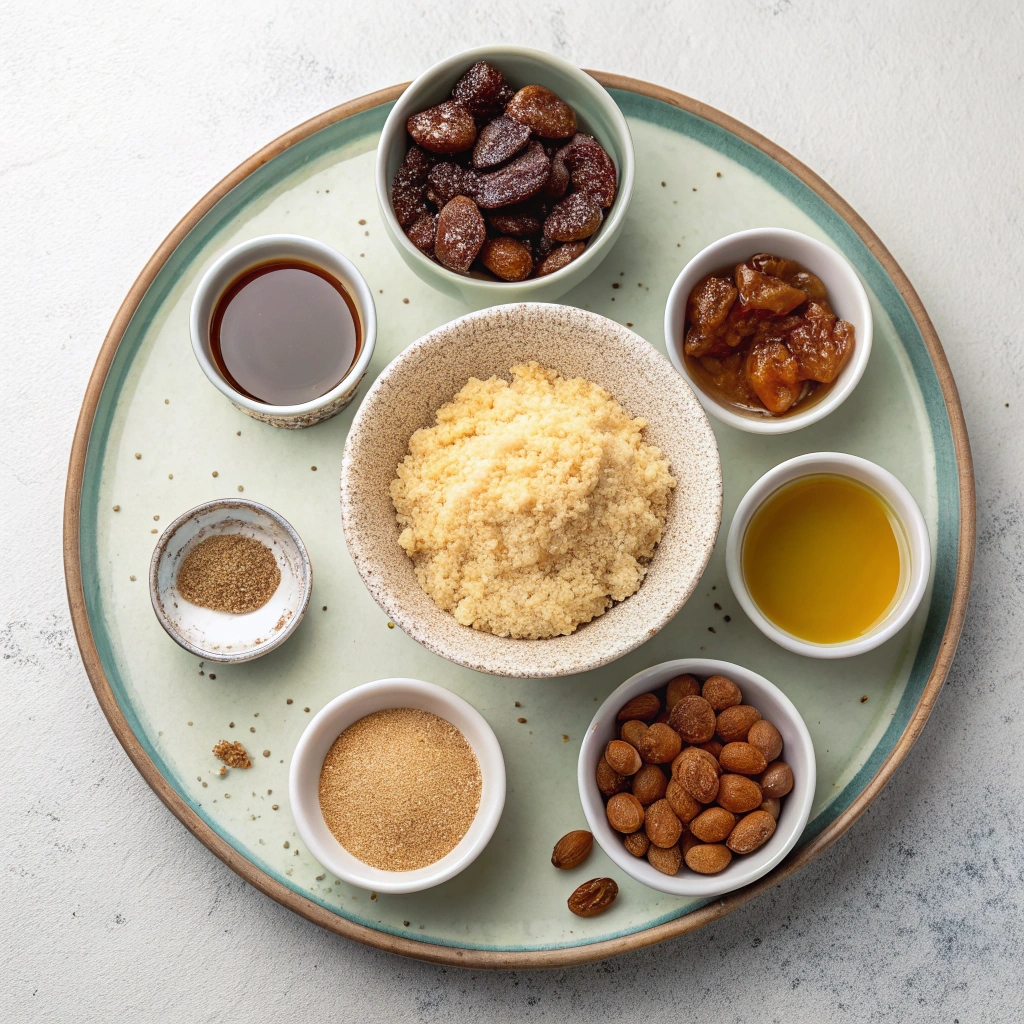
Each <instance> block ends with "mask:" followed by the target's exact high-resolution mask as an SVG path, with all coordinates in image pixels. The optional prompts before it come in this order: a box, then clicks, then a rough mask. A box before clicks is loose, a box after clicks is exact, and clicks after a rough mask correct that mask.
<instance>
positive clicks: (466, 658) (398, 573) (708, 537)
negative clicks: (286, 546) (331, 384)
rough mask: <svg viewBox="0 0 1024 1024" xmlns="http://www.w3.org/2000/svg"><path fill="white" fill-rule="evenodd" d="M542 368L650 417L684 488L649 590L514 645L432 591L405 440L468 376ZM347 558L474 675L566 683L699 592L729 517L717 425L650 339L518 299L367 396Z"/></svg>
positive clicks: (351, 469) (415, 356) (432, 645)
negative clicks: (397, 485)
mask: <svg viewBox="0 0 1024 1024" xmlns="http://www.w3.org/2000/svg"><path fill="white" fill-rule="evenodd" d="M530 360H535V361H536V362H538V363H540V364H541V365H542V366H549V367H552V368H554V369H556V370H558V372H559V373H561V374H562V376H564V377H585V378H586V379H587V380H590V381H593V382H594V383H595V384H599V385H600V386H601V387H603V388H605V389H606V390H607V391H608V392H609V393H610V394H611V395H612V397H613V398H615V400H616V401H618V402H619V403H620V404H621V405H622V406H623V408H624V409H626V410H627V412H629V413H630V414H631V415H634V416H637V415H640V416H643V417H644V418H645V419H646V420H647V426H646V427H645V429H644V441H645V442H647V443H648V444H653V445H656V446H657V447H658V448H660V449H661V451H662V453H663V454H664V456H665V458H666V459H667V460H668V463H669V466H670V467H671V471H672V476H673V478H674V479H675V481H676V486H675V488H674V490H673V491H672V494H671V497H670V499H669V506H668V517H667V519H666V521H665V529H664V532H663V534H662V537H661V542H660V543H659V544H658V547H657V549H656V550H655V552H654V557H653V558H652V559H651V561H650V564H649V565H648V566H647V575H646V576H645V577H644V580H643V582H642V583H641V585H640V589H639V590H638V591H637V592H636V593H635V594H633V595H632V596H631V597H628V598H626V600H624V601H620V602H619V603H618V604H616V605H615V606H614V607H613V608H609V609H608V611H606V612H605V613H604V614H603V615H600V616H598V617H597V618H596V619H594V620H592V621H591V622H587V623H584V624H583V625H581V626H580V627H579V628H578V629H577V630H576V631H575V632H574V633H571V634H569V635H568V636H555V637H549V638H547V639H544V640H516V639H513V638H512V637H499V636H493V635H491V634H490V633H485V632H482V631H480V630H476V629H471V628H470V627H468V626H463V625H461V624H460V623H459V622H458V621H457V620H456V619H455V617H454V616H453V615H452V614H450V613H449V612H447V611H444V610H442V609H441V608H438V606H437V605H436V604H434V602H433V600H432V599H431V598H430V597H428V596H427V594H426V593H425V592H424V590H423V587H422V586H421V585H420V582H419V580H418V579H417V578H416V573H415V571H414V569H413V563H412V560H411V559H410V558H409V557H408V555H406V553H405V551H404V550H403V549H402V548H401V547H400V546H399V543H398V534H399V530H398V523H397V521H396V518H395V506H394V503H393V502H392V500H391V481H392V480H393V479H394V477H395V469H396V467H397V466H398V464H399V463H400V462H401V461H402V459H404V458H405V456H406V455H407V454H408V451H409V438H410V437H411V436H412V434H413V433H414V432H415V431H416V430H418V429H419V428H420V427H427V426H430V425H432V424H433V423H434V420H435V414H436V412H437V410H438V409H439V408H440V407H441V406H442V405H444V403H445V402H447V401H449V400H450V399H451V398H452V396H453V395H454V394H455V393H456V392H457V391H460V390H461V389H462V387H463V386H464V385H465V383H466V381H468V380H469V378H470V377H475V378H477V379H478V380H487V379H488V378H490V377H493V376H498V377H503V378H505V379H506V380H507V379H508V377H509V368H510V367H512V366H516V365H517V364H519V363H525V362H529V361H530ZM341 482H342V492H341V493H342V520H343V523H344V527H345V539H346V541H347V542H348V550H349V553H350V554H351V555H352V557H353V559H354V560H355V564H356V568H357V569H358V570H359V574H360V575H361V576H362V578H363V582H364V583H365V584H366V586H367V588H368V589H369V591H370V593H371V594H372V595H373V596H374V598H375V599H376V600H377V602H378V603H379V604H380V605H381V607H382V608H384V610H385V611H387V612H388V613H389V614H390V615H391V616H392V618H394V620H395V622H396V623H397V624H398V625H399V626H401V627H402V628H403V629H404V630H405V631H406V632H407V633H408V634H409V635H410V636H412V637H414V638H415V639H416V640H418V641H419V642H420V643H421V644H423V645H424V646H425V647H426V648H428V649H429V650H431V651H434V652H435V653H436V654H440V655H441V656H442V657H444V658H447V659H449V660H450V661H454V662H456V663H458V664H459V665H464V666H466V667H467V668H474V669H478V670H480V671H482V672H490V673H493V674H495V675H500V676H516V677H527V678H540V677H546V676H565V675H570V674H572V673H574V672H582V671H586V670H588V669H592V668H597V667H599V666H601V665H606V664H608V662H610V661H613V660H614V659H616V658H619V657H621V656H622V655H623V654H626V653H628V652H629V651H631V650H633V649H634V648H636V647H639V646H640V644H642V643H643V642H644V641H645V640H647V639H649V638H650V637H652V636H654V634H655V633H657V631H658V630H659V629H661V627H662V626H664V625H665V623H667V622H668V621H669V620H670V619H671V618H672V617H673V616H674V615H675V613H676V612H678V611H679V609H680V608H681V607H682V606H683V603H684V602H685V601H686V599H687V598H688V597H689V596H690V594H691V593H693V589H694V587H695V586H696V585H697V582H698V580H699V579H700V576H701V573H702V572H703V571H704V566H705V565H707V561H708V558H710V556H711V551H712V549H713V547H714V545H715V538H716V537H717V535H718V526H719V522H720V521H721V516H722V471H721V466H720V463H719V459H718V448H717V446H716V444H715V435H714V434H713V433H712V431H711V424H710V423H709V422H708V419H707V417H706V416H705V415H704V412H703V410H702V409H701V406H700V403H699V402H698V401H697V398H696V396H695V395H694V393H693V391H692V390H691V389H690V388H689V387H688V386H687V385H686V383H685V382H684V381H683V380H682V379H681V378H680V377H679V376H678V374H676V372H675V371H674V370H673V369H672V367H671V366H670V365H669V363H668V361H667V360H666V359H664V358H663V357H662V356H661V355H660V354H659V353H658V352H656V351H655V350H654V349H653V348H652V347H651V346H650V345H649V344H647V342H646V341H644V340H643V338H640V337H639V336H637V335H636V334H634V333H633V332H632V331H630V330H628V329H627V328H625V327H622V326H621V325H620V324H617V323H616V322H615V321H613V320H609V319H608V318H607V317H603V316H598V315H597V314H595V313H590V312H587V311H586V310H582V309H575V308H573V307H571V306H562V305H554V304H548V303H536V302H533V303H516V304H514V305H508V306H496V307H494V308H492V309H488V310H483V311H481V312H479V313H471V314H470V315H468V316H465V317H460V318H459V319H458V320H456V321H454V322H453V323H450V324H446V325H445V326H444V327H440V328H438V330H436V331H431V332H430V334H428V335H426V336H425V337H423V338H421V339H420V340H419V341H417V342H416V343H415V344H413V345H411V346H410V347H409V348H408V349H406V351H405V352H403V353H402V355H401V356H399V357H398V358H397V359H396V360H394V362H392V363H391V364H390V365H389V366H388V367H387V369H386V370H385V371H384V372H383V373H382V374H381V375H380V377H378V378H377V381H376V383H375V384H374V385H373V388H372V389H371V390H370V392H369V394H368V395H367V396H366V398H365V399H364V401H363V404H362V408H361V409H360V410H359V413H358V414H357V416H356V418H355V421H354V422H353V424H352V431H351V433H350V435H349V439H348V443H347V444H346V446H345V458H344V461H343V464H342V473H341Z"/></svg>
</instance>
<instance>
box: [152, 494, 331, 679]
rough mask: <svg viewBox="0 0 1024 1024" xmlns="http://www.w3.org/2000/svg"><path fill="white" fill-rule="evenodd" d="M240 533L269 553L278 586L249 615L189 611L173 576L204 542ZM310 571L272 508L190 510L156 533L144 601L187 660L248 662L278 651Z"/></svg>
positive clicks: (295, 619)
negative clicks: (278, 576) (149, 602)
mask: <svg viewBox="0 0 1024 1024" xmlns="http://www.w3.org/2000/svg"><path fill="white" fill-rule="evenodd" d="M231 533H240V534H242V535H244V536H246V537H253V538H255V539H256V540H258V541H261V542H262V543H263V544H266V546H267V547H268V548H270V550H271V551H272V552H273V553H274V557H275V559H276V560H277V567H278V569H280V571H281V582H280V584H279V585H278V588H277V590H276V591H275V592H274V595H273V597H271V598H270V600H269V601H268V602H267V603H266V604H265V605H264V606H263V607H262V608H257V609H256V611H254V612H245V613H244V614H241V615H235V614H232V613H231V612H218V611H214V610H213V609H211V608H200V607H199V606H198V605H194V604H189V602H188V601H186V600H185V599H184V598H183V597H182V596H181V594H180V593H179V592H178V586H177V579H178V569H179V568H180V566H181V564H182V562H183V561H184V560H185V559H186V558H187V557H188V556H189V554H190V553H191V552H192V549H193V548H194V547H195V546H196V545H197V544H199V543H201V542H202V541H204V540H206V538H207V537H213V536H216V535H218V534H231ZM312 589H313V568H312V566H311V565H310V562H309V555H308V554H306V546H305V545H304V544H303V543H302V540H301V538H300V537H299V535H298V534H297V533H296V532H295V530H294V529H293V527H292V525H291V524H290V523H289V522H288V521H287V520H286V519H285V518H284V517H283V516H281V515H278V513H277V512H275V511H274V510H273V509H272V508H267V506H266V505H261V504H260V503H259V502H257V501H245V500H244V499H242V498H222V499H220V500H217V501H208V502H206V503H205V504H202V505H197V506H196V507H195V508H193V509H189V511H188V512H185V513H183V514H182V515H180V516H178V518H177V519H175V520H174V522H173V523H171V524H170V526H168V527H167V529H166V530H164V532H163V534H162V535H161V537H160V540H158V541H157V545H156V548H155V549H154V551H153V557H152V559H151V560H150V563H149V596H150V598H151V599H152V601H153V611H154V612H156V617H157V619H159V620H160V625H161V626H163V627H164V629H166V630H167V633H168V635H169V636H170V637H171V638H172V639H173V640H175V641H176V642H177V643H178V644H180V645H181V646H182V647H184V648H185V650H186V651H190V652H191V653H192V654H195V655H198V656H199V657H200V658H205V659H206V660H207V661H219V662H223V663H226V664H230V663H232V662H240V661H252V660H253V659H254V658H259V657H262V656H263V655H264V654H268V653H269V652H270V651H272V650H274V648H275V647H280V646H281V644H283V643H284V642H285V640H287V639H288V637H290V636H291V635H292V633H293V632H294V631H295V627H296V626H298V624H299V622H300V621H301V620H302V616H303V615H304V614H305V612H306V606H307V605H308V604H309V595H310V592H311V591H312Z"/></svg>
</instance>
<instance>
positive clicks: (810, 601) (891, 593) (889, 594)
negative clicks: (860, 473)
mask: <svg viewBox="0 0 1024 1024" xmlns="http://www.w3.org/2000/svg"><path fill="white" fill-rule="evenodd" d="M742 557H743V576H744V580H745V582H746V584H747V589H748V590H749V591H750V596H751V597H752V598H753V600H754V603H755V604H756V605H757V606H758V608H759V609H760V610H761V613H762V614H763V615H764V616H765V618H767V619H769V620H770V621H771V622H773V623H774V624H775V625H776V626H777V627H778V628H779V629H781V630H784V631H785V632H787V633H789V634H791V635H792V636H795V637H797V638H799V639H800V640H806V641H809V642H810V643H818V644H835V643H842V642H844V641H848V640H854V639H856V638H857V637H860V636H863V635H864V634H865V633H868V632H870V631H871V630H872V629H873V628H874V627H875V626H877V625H878V623H879V622H881V621H882V619H884V618H885V617H886V615H887V614H888V612H889V611H890V609H891V608H892V607H893V606H894V605H895V603H896V602H897V601H898V600H899V598H900V596H901V595H902V593H903V590H904V588H905V584H906V579H907V577H908V569H909V565H908V562H909V556H908V549H907V542H906V537H905V535H904V532H903V527H902V526H901V524H900V522H899V520H898V519H897V518H896V516H895V514H894V513H893V511H892V509H890V508H889V505H888V504H887V503H886V502H885V501H884V500H883V499H882V498H881V496H880V495H878V494H877V493H876V492H875V491H873V490H872V489H870V488H868V487H865V486H864V485H863V484H860V483H857V482H856V481H854V480H851V479H849V478H848V477H843V476H835V475H832V474H824V473H823V474H815V475H813V476H806V477H802V478H800V479H799V480H794V481H792V482H790V483H788V484H785V485H783V486H782V487H780V488H779V489H778V490H777V491H775V492H774V493H773V494H771V495H769V497H768V498H767V499H766V500H765V501H764V503H763V504H762V505H761V506H760V508H758V509H757V511H756V512H755V513H754V515H753V516H752V517H751V520H750V524H749V525H748V526H747V530H746V534H745V535H744V538H743V555H742Z"/></svg>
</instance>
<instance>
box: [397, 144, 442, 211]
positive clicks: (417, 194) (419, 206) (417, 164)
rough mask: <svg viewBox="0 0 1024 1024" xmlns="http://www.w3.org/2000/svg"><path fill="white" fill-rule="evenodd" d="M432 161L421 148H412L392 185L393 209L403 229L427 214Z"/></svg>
mask: <svg viewBox="0 0 1024 1024" xmlns="http://www.w3.org/2000/svg"><path fill="white" fill-rule="evenodd" d="M431 163H432V160H431V158H430V157H429V156H428V155H427V153H425V152H424V151H423V150H422V149H420V147H419V146H410V147H409V152H408V153H406V154H405V160H404V161H403V162H402V164H401V166H400V167H399V168H398V170H397V171H396V172H395V178H394V181H392V183H391V208H392V209H393V210H394V211H395V217H396V218H397V220H398V223H399V224H401V225H402V227H403V228H407V227H408V226H409V225H410V224H412V223H413V221H415V220H416V219H417V218H418V217H420V216H422V215H423V214H424V213H426V212H427V203H426V198H427V175H428V174H429V173H430V167H431Z"/></svg>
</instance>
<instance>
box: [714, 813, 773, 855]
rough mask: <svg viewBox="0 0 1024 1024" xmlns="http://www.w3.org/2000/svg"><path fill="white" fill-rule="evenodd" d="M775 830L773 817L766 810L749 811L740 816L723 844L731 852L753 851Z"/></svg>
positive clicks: (769, 837)
mask: <svg viewBox="0 0 1024 1024" xmlns="http://www.w3.org/2000/svg"><path fill="white" fill-rule="evenodd" d="M774 831H775V819H774V818H773V817H772V816H771V815H770V814H769V813H768V812H767V811H751V812H750V814H748V815H746V816H745V817H743V818H740V820H739V821H738V822H736V827H735V828H734V829H733V830H732V832H730V833H729V838H728V839H727V840H726V841H725V845H726V846H728V847H729V849H730V850H732V851H733V853H753V852H754V851H755V850H756V849H758V848H759V847H761V846H764V844H765V843H767V842H768V840H769V839H771V837H772V833H774Z"/></svg>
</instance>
